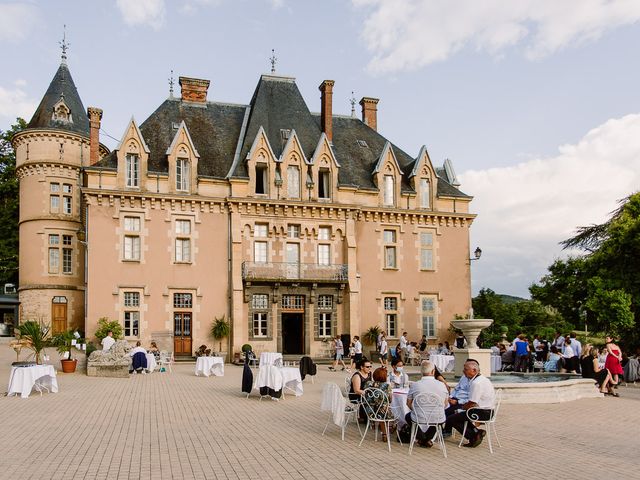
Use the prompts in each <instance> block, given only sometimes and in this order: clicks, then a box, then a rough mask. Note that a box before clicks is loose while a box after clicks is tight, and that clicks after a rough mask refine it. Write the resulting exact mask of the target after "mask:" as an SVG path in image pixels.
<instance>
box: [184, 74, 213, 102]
mask: <svg viewBox="0 0 640 480" xmlns="http://www.w3.org/2000/svg"><path fill="white" fill-rule="evenodd" d="M178 82H179V83H180V87H181V89H182V101H183V102H194V103H206V102H207V90H208V89H209V80H202V79H200V78H189V77H178Z"/></svg>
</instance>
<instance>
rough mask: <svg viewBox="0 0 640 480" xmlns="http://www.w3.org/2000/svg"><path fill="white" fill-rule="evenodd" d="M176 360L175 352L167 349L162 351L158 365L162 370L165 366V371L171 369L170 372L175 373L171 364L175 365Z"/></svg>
mask: <svg viewBox="0 0 640 480" xmlns="http://www.w3.org/2000/svg"><path fill="white" fill-rule="evenodd" d="M174 361H175V360H174V358H173V352H170V353H168V352H165V351H162V352H160V360H159V362H158V367H160V371H161V372H162V369H163V368H164V371H165V372H166V371H167V370H169V372H171V373H173V370H172V369H171V365H173V362H174Z"/></svg>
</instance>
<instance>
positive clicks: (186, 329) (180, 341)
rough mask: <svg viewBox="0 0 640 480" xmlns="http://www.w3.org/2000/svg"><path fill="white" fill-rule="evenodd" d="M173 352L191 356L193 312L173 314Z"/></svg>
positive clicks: (178, 354)
mask: <svg viewBox="0 0 640 480" xmlns="http://www.w3.org/2000/svg"><path fill="white" fill-rule="evenodd" d="M173 353H174V355H175V356H191V313H177V312H176V313H174V314H173Z"/></svg>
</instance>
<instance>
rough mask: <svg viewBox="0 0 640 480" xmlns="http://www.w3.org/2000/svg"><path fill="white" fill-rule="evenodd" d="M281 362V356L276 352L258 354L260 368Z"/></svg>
mask: <svg viewBox="0 0 640 480" xmlns="http://www.w3.org/2000/svg"><path fill="white" fill-rule="evenodd" d="M278 359H280V360H282V354H281V353H278V352H262V353H261V354H260V366H262V365H275V363H276V360H278Z"/></svg>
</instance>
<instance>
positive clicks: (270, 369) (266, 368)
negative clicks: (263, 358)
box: [253, 362, 283, 392]
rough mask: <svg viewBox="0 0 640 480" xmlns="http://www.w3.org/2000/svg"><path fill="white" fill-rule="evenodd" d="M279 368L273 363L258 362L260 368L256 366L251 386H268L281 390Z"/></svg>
mask: <svg viewBox="0 0 640 480" xmlns="http://www.w3.org/2000/svg"><path fill="white" fill-rule="evenodd" d="M281 370H282V369H281V368H278V367H274V366H273V365H263V364H262V362H260V368H258V374H257V375H256V381H255V384H254V385H253V388H260V387H269V388H271V389H273V390H275V391H276V392H277V391H278V390H282V385H283V383H282V372H281Z"/></svg>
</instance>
